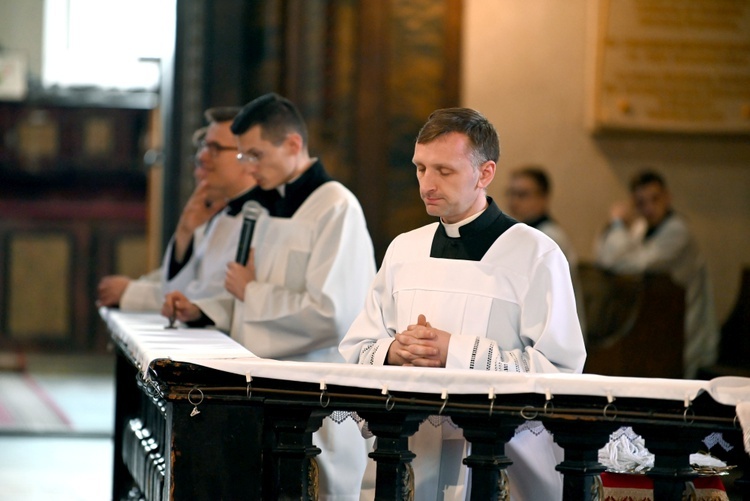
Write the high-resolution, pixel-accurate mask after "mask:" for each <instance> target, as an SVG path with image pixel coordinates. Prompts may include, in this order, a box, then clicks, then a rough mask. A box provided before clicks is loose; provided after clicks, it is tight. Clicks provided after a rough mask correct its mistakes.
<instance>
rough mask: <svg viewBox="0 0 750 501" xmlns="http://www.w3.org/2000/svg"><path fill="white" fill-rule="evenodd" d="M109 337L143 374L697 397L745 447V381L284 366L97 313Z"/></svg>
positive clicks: (444, 391)
mask: <svg viewBox="0 0 750 501" xmlns="http://www.w3.org/2000/svg"><path fill="white" fill-rule="evenodd" d="M100 314H101V316H102V318H103V319H104V321H105V322H106V323H107V326H108V327H109V329H110V331H111V333H112V335H113V336H114V337H115V338H116V339H117V340H119V342H120V344H121V345H122V346H123V347H124V349H126V350H127V351H128V353H129V354H130V356H131V357H132V358H133V359H134V360H135V361H136V362H137V364H138V367H139V369H140V370H141V371H142V372H143V374H144V376H146V377H147V376H148V374H147V371H148V367H149V365H150V364H151V362H153V361H154V360H157V359H170V360H172V361H179V362H187V363H193V364H197V365H201V366H204V367H209V368H212V369H217V370H221V371H224V372H229V373H233V374H239V375H243V376H245V377H246V379H247V381H252V379H253V378H256V377H257V378H269V379H280V380H288V381H297V382H306V383H315V384H321V385H340V386H350V387H357V388H369V389H376V390H381V392H383V393H384V394H385V393H387V392H390V391H400V392H416V393H429V394H436V395H440V396H441V398H446V397H447V398H450V395H451V394H454V395H455V394H486V395H488V398H491V397H492V396H493V395H500V394H515V393H537V394H541V395H545V396H546V398H547V399H549V398H554V396H555V395H586V396H601V397H605V398H607V399H608V400H609V401H610V402H612V401H614V400H616V399H617V398H654V399H662V400H676V401H682V402H684V403H685V406H688V405H690V402H691V401H692V400H694V399H695V398H696V397H697V396H698V395H699V394H700V393H701V392H708V393H709V394H710V395H711V397H712V398H713V399H714V400H716V401H717V402H719V403H721V404H724V405H730V406H735V408H736V409H737V411H738V415H739V417H740V424H741V425H742V428H743V431H744V436H745V438H746V441H745V448H746V449H747V450H748V452H749V453H750V444H748V440H750V438H749V437H750V420H748V419H746V418H743V414H744V413H745V412H747V411H748V410H750V378H741V377H720V378H715V379H712V380H711V381H699V380H684V379H659V378H635V377H613V376H600V375H596V374H529V373H508V372H487V371H474V370H466V369H433V368H420V367H391V366H385V367H379V366H370V365H356V364H332V363H312V362H286V361H277V360H270V359H263V358H259V357H256V356H255V355H253V354H252V353H251V352H250V351H248V350H247V349H246V348H244V347H243V346H242V345H240V344H239V343H237V342H235V341H234V340H232V339H231V338H230V337H229V336H228V335H226V334H224V333H223V332H220V331H218V330H214V329H192V328H184V327H178V328H177V329H165V328H164V326H165V325H167V320H166V319H165V318H164V317H162V316H160V315H158V314H154V313H123V312H120V311H119V310H116V309H107V308H102V309H101V310H100Z"/></svg>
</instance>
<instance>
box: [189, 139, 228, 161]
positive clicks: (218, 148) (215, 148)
mask: <svg viewBox="0 0 750 501" xmlns="http://www.w3.org/2000/svg"><path fill="white" fill-rule="evenodd" d="M204 148H205V149H207V150H208V154H209V155H211V158H216V157H218V156H219V154H220V153H221V152H222V151H230V150H231V151H237V147H236V146H224V145H222V144H219V143H216V142H213V141H208V142H206V141H201V142H200V143H198V151H201V150H203V149H204Z"/></svg>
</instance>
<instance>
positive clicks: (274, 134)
mask: <svg viewBox="0 0 750 501" xmlns="http://www.w3.org/2000/svg"><path fill="white" fill-rule="evenodd" d="M232 132H234V134H235V135H236V142H237V145H238V147H239V152H240V153H239V155H238V160H239V161H240V162H242V163H243V164H244V166H245V169H246V170H247V172H248V173H250V175H252V176H253V178H254V179H255V181H256V182H257V183H258V187H259V188H261V189H262V190H267V191H266V192H267V193H269V194H272V195H275V196H276V198H277V199H276V200H275V201H271V202H270V203H269V202H268V201H265V202H262V204H263V205H264V207H265V208H266V209H267V213H264V214H262V215H261V216H260V217H259V218H258V221H257V223H256V224H255V232H254V236H253V240H252V244H251V251H250V257H249V259H248V262H247V264H246V265H241V264H239V263H234V262H232V263H229V264H228V265H227V272H226V284H225V285H226V289H227V292H228V293H227V294H225V295H224V296H223V297H217V298H211V299H203V300H197V301H194V302H189V301H188V299H187V298H185V295H184V294H181V293H179V292H174V293H170V294H168V295H167V297H166V300H165V302H164V307H163V308H162V314H163V315H165V316H167V317H170V318H171V317H172V316H174V317H176V318H177V320H180V321H181V322H187V323H188V325H216V326H217V327H218V328H220V329H222V330H225V331H228V332H230V333H231V336H232V338H234V339H236V340H237V341H238V342H240V343H241V344H243V345H244V346H245V347H246V348H247V349H249V350H250V351H252V352H253V353H254V354H255V355H257V356H259V357H263V358H272V359H278V360H297V361H307V362H343V361H344V359H343V358H342V357H341V355H340V354H339V352H338V345H339V342H340V341H341V339H342V338H343V336H344V334H345V333H346V331H347V329H348V328H349V326H350V325H351V323H352V321H353V320H354V318H355V316H356V315H357V314H358V313H359V311H360V310H361V309H362V305H363V304H364V301H365V295H366V293H367V290H368V288H369V286H370V283H371V282H372V279H373V278H374V276H375V260H374V252H373V247H372V241H371V239H370V235H369V233H368V231H367V225H366V223H365V218H364V214H363V212H362V208H361V206H360V204H359V202H358V201H357V199H356V197H355V196H354V195H353V194H352V193H351V192H350V191H349V190H348V189H347V188H345V187H344V186H343V185H342V184H340V183H338V182H336V181H334V180H333V179H332V178H331V177H330V176H329V175H328V173H327V172H326V170H325V168H324V167H323V164H322V163H321V161H320V160H319V159H317V158H314V157H312V156H310V153H309V151H308V144H307V127H306V125H305V122H304V120H303V118H302V116H301V114H300V112H299V111H298V110H297V108H296V107H295V106H294V104H292V103H291V102H290V101H289V100H288V99H285V98H283V97H281V96H278V95H276V94H266V95H264V96H261V97H259V98H257V99H255V100H253V101H251V102H250V103H248V104H247V105H246V106H245V107H244V108H243V109H242V111H240V113H239V114H238V115H237V118H236V119H235V120H234V122H233V124H232ZM313 442H314V443H315V445H316V446H318V447H320V448H321V449H322V453H321V454H320V456H319V457H318V458H317V459H318V464H319V466H320V470H319V471H320V473H319V475H320V499H329V500H330V499H349V500H359V490H360V482H361V478H362V473H363V471H364V468H365V462H366V459H367V456H366V453H367V448H366V444H365V441H364V439H363V438H362V435H361V433H360V431H359V428H358V426H357V424H356V423H355V422H354V421H352V420H350V419H347V420H346V421H344V422H343V423H340V424H334V423H333V422H332V421H331V420H330V419H328V418H327V419H325V421H324V422H323V426H322V428H321V429H320V430H319V431H318V432H316V433H315V434H314V435H313ZM333 451H335V454H333Z"/></svg>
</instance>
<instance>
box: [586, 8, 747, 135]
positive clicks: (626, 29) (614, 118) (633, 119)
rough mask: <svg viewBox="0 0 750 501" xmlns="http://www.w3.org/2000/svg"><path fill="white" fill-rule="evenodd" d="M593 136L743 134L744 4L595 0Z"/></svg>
mask: <svg viewBox="0 0 750 501" xmlns="http://www.w3.org/2000/svg"><path fill="white" fill-rule="evenodd" d="M594 1H595V3H596V15H595V17H596V51H595V64H594V88H593V99H594V105H593V106H592V111H593V117H592V118H593V120H592V121H593V126H594V129H595V130H596V131H606V130H623V129H625V130H628V129H629V130H645V131H664V132H690V133H720V134H725V133H729V134H737V133H739V134H749V133H750V0H594Z"/></svg>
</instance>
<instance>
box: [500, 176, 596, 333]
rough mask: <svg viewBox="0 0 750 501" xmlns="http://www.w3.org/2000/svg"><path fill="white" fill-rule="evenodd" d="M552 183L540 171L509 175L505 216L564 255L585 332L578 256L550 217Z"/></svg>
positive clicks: (560, 227)
mask: <svg viewBox="0 0 750 501" xmlns="http://www.w3.org/2000/svg"><path fill="white" fill-rule="evenodd" d="M551 194H552V183H551V182H550V180H549V177H548V176H547V173H546V172H545V170H544V169H543V168H542V167H539V166H537V165H527V166H524V167H519V168H517V169H515V170H513V171H511V173H510V179H509V180H508V189H507V190H506V195H507V197H508V214H510V216H511V217H514V218H515V219H518V220H519V221H521V222H522V223H526V224H528V225H529V226H531V227H532V228H536V229H537V230H539V231H541V232H542V233H544V234H545V235H547V236H548V237H550V238H551V239H552V240H554V241H555V243H556V244H557V245H559V246H560V250H561V251H563V254H565V258H566V259H567V260H568V264H569V265H570V277H571V279H572V281H573V290H574V291H575V294H576V308H577V310H578V319H579V321H580V323H581V330H582V331H583V332H584V334H585V332H586V327H585V320H586V316H585V314H584V310H583V291H582V290H581V283H580V280H579V278H578V255H577V254H576V251H575V249H574V248H573V244H571V243H570V240H569V239H568V236H567V235H566V234H565V231H564V230H563V229H562V226H560V225H559V224H558V223H557V221H555V220H554V219H552V216H550V213H549V210H550V196H551Z"/></svg>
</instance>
